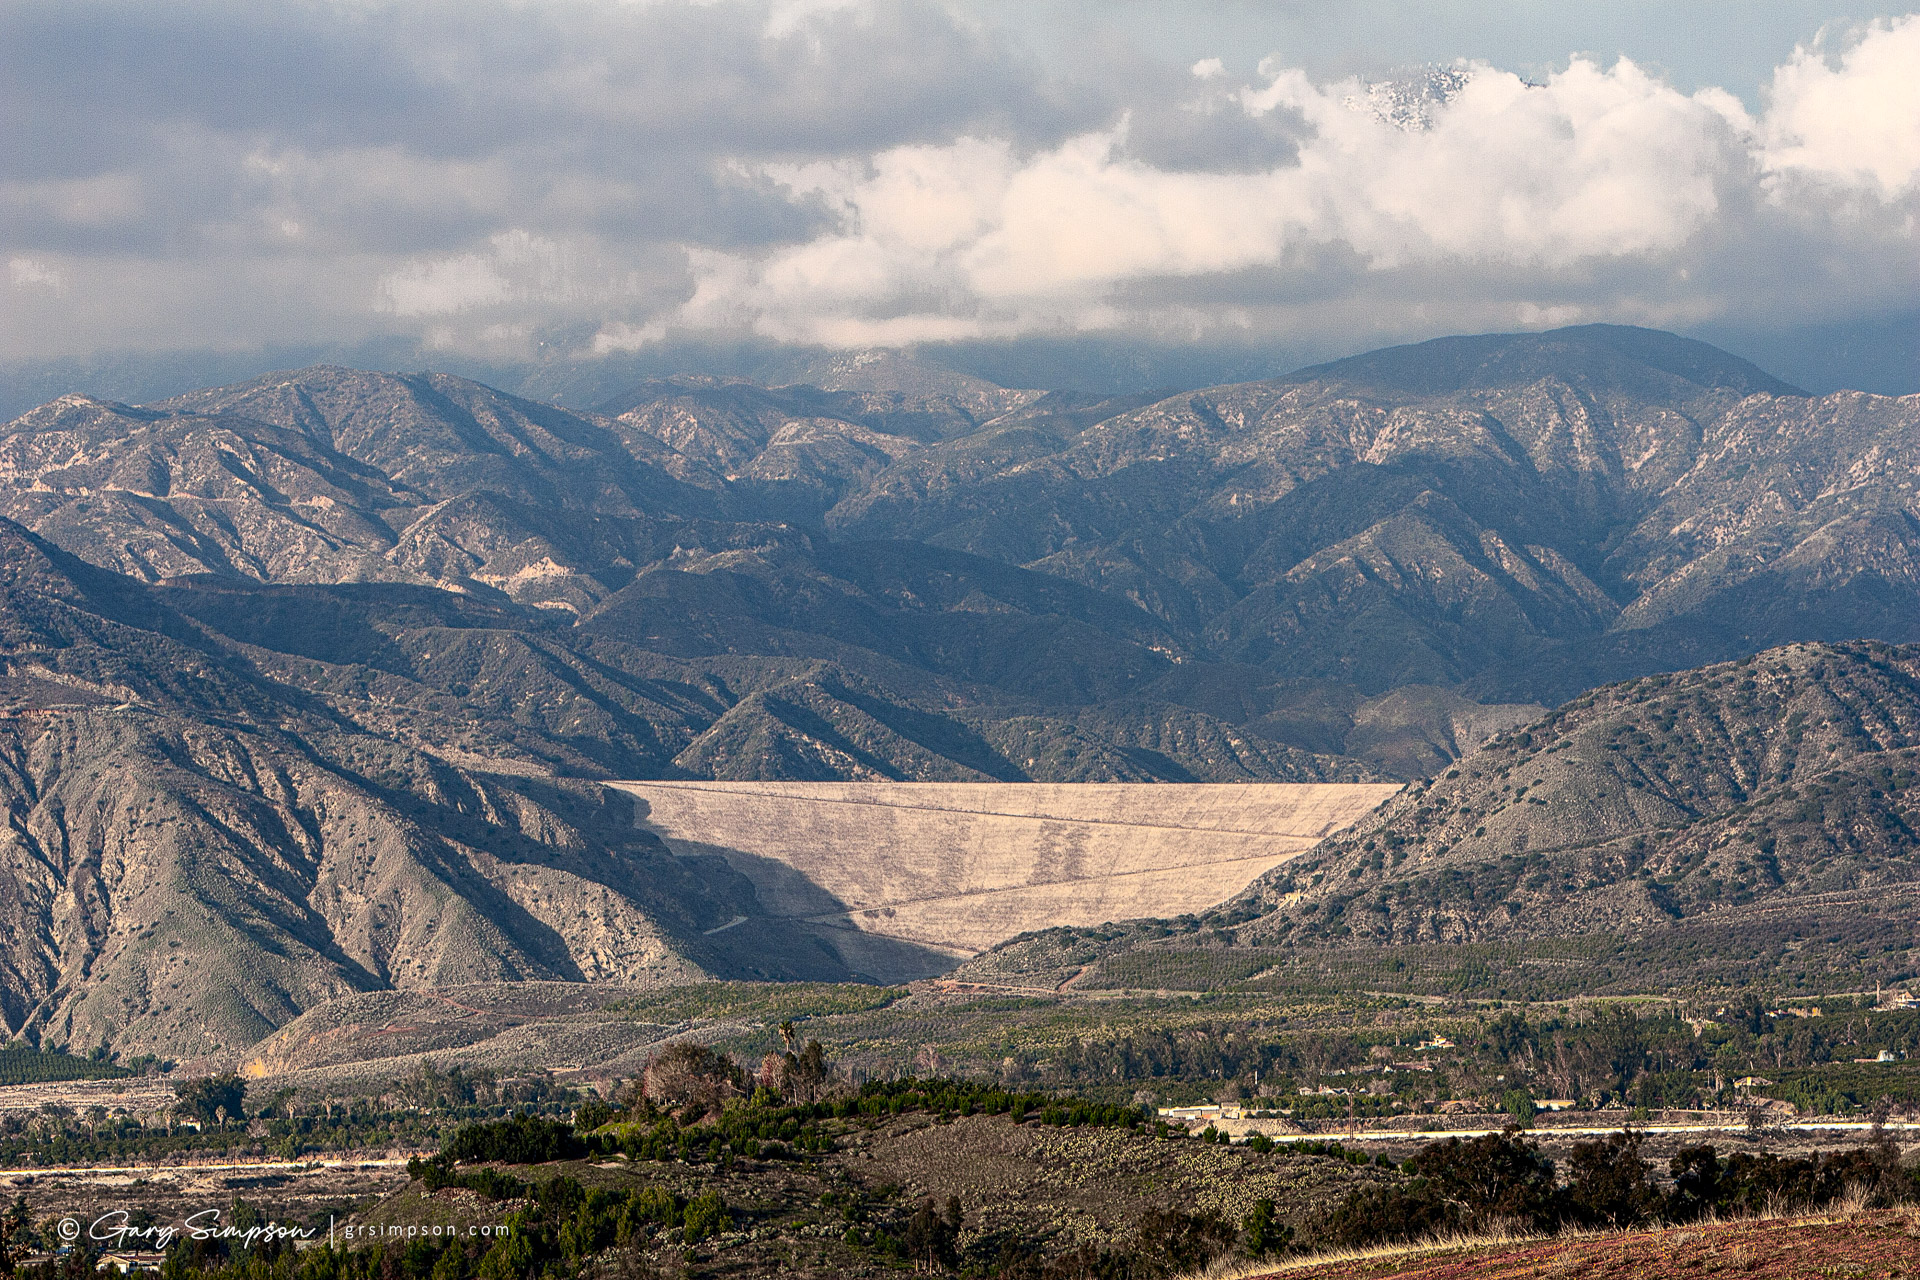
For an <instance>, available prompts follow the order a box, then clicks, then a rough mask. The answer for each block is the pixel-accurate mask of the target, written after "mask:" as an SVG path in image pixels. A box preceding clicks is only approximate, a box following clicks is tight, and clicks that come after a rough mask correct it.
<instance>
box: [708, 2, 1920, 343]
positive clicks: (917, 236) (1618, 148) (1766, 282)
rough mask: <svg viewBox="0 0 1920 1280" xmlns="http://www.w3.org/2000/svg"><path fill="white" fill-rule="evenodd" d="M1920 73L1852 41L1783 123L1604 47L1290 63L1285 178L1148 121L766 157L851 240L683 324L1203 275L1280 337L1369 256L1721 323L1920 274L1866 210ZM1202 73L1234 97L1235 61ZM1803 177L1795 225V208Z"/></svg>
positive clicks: (880, 324) (1883, 184) (1602, 312)
mask: <svg viewBox="0 0 1920 1280" xmlns="http://www.w3.org/2000/svg"><path fill="white" fill-rule="evenodd" d="M1915 67H1920V20H1916V19H1904V20H1902V21H1899V22H1892V23H1879V24H1875V25H1873V26H1871V27H1868V28H1867V29H1865V30H1864V31H1861V32H1859V33H1857V34H1856V35H1855V37H1854V38H1853V39H1852V41H1851V42H1850V43H1847V44H1846V45H1845V46H1844V47H1843V48H1841V49H1840V50H1838V51H1837V52H1835V51H1831V50H1828V49H1826V48H1825V47H1823V46H1821V45H1814V46H1808V47H1804V48H1802V49H1801V50H1799V51H1798V52H1797V53H1796V54H1795V55H1794V57H1793V59H1792V60H1791V61H1790V62H1789V63H1787V64H1786V65H1784V66H1782V67H1781V68H1779V70H1778V72H1777V74H1776V76H1775V77H1774V80H1773V83H1772V86H1771V93H1770V95H1769V99H1768V103H1767V105H1766V107H1765V109H1764V110H1763V112H1762V113H1761V114H1760V115H1759V116H1758V117H1757V118H1756V117H1755V116H1754V115H1753V114H1751V113H1749V111H1748V110H1747V108H1746V107H1745V106H1743V105H1742V103H1741V102H1740V100H1739V99H1738V98H1736V97H1735V96H1733V95H1732V94H1731V93H1728V92H1726V91H1724V90H1720V89H1716V88H1707V89H1702V90H1698V91H1695V92H1691V93H1688V92H1682V91H1680V90H1679V89H1677V88H1675V87H1674V86H1673V85H1672V84H1670V83H1668V82H1667V81H1666V80H1664V79H1662V78H1661V77H1659V76H1657V75H1655V74H1652V73H1650V72H1648V71H1646V70H1645V69H1643V68H1641V67H1639V66H1637V65H1636V64H1635V63H1633V62H1632V61H1631V60H1628V59H1625V58H1621V59H1618V60H1616V61H1614V62H1613V63H1612V64H1611V65H1608V66H1603V65H1601V64H1600V63H1598V62H1596V61H1594V60H1591V59H1587V58H1579V57H1576V58H1574V59H1572V60H1571V61H1570V63H1569V65H1568V66H1567V67H1566V68H1565V69H1564V70H1561V71H1559V72H1557V73H1555V74H1553V75H1551V76H1549V77H1547V78H1546V79H1545V80H1544V81H1543V82H1540V83H1530V82H1528V81H1526V80H1524V79H1522V78H1521V77H1519V76H1517V75H1515V74H1512V73H1510V72H1505V71H1502V70H1499V69H1497V68H1494V67H1491V66H1487V65H1485V64H1478V65H1467V66H1462V67H1458V68H1453V69H1449V70H1447V71H1445V72H1441V73H1437V74H1434V73H1429V74H1428V75H1425V76H1422V77H1416V78H1414V79H1412V80H1406V81H1401V82H1397V83H1374V84H1365V83H1360V82H1351V81H1350V82H1336V83H1326V84H1322V83H1315V82H1314V81H1313V80H1311V79H1310V78H1309V77H1308V76H1307V74H1306V73H1305V72H1303V71H1300V70H1298V69H1295V68H1291V67H1288V66H1286V65H1284V64H1282V63H1279V62H1277V61H1269V62H1268V63H1265V64H1263V65H1262V67H1261V72H1262V80H1261V81H1260V82H1256V83H1253V84H1248V85H1245V86H1243V87H1242V88H1241V89H1240V91H1239V92H1238V94H1237V105H1238V107H1239V109H1240V110H1241V111H1242V112H1243V113H1244V114H1245V115H1246V116H1247V117H1250V118H1265V117H1277V118H1281V119H1284V120H1287V121H1289V122H1290V123H1291V124H1292V125H1293V127H1294V129H1295V139H1294V143H1293V146H1294V152H1293V154H1292V155H1291V156H1290V157H1289V158H1288V159H1287V160H1286V161H1285V162H1283V163H1280V164H1276V165H1274V166H1273V167H1271V168H1268V169H1264V170H1261V171H1257V172H1211V173H1210V172H1190V171H1171V170H1168V169H1165V168H1162V167H1159V166H1155V165H1153V164H1149V163H1145V162H1143V161H1142V160H1140V159H1138V158H1137V157H1135V156H1133V155H1131V154H1129V152H1128V148H1127V139H1128V130H1129V121H1128V119H1127V118H1126V117H1125V116H1123V117H1122V118H1120V119H1119V120H1118V121H1117V122H1116V123H1115V124H1114V125H1112V126H1111V127H1108V128H1103V129H1096V130H1090V131H1087V132H1084V133H1081V134H1078V135H1076V136H1073V137H1070V138H1067V139H1065V140H1063V141H1061V142H1059V143H1058V144H1056V145H1052V146H1048V147H1041V148H1029V149H1021V148H1017V147H1015V146H1013V145H1011V144H1010V143H1008V142H1007V141H1005V140H1003V139H995V138H992V137H978V136H972V137H962V138H959V139H956V140H955V141H953V142H950V143H947V144H945V145H940V146H911V147H898V148H892V149H889V150H886V151H882V152H878V153H874V154H872V155H869V156H867V157H865V158H863V159H861V160H842V161H837V162H834V163H831V164H824V165H813V166H806V167H781V166H765V167H764V168H763V169H762V170H761V172H763V173H764V174H765V175H766V176H768V177H769V178H771V179H773V180H774V181H777V182H778V183H780V184H781V185H782V187H783V188H784V189H785V190H786V191H787V192H788V193H789V196H790V198H791V199H793V200H795V201H797V202H799V201H809V202H817V203H819V204H821V205H823V206H824V207H826V208H828V209H830V210H832V211H833V213H834V215H835V219H836V222H835V225H834V226H833V227H832V228H831V229H830V230H828V231H827V232H825V233H824V234H822V235H819V236H817V237H814V238H812V239H810V240H807V241H805V242H803V243H799V244H793V245H787V246H782V247H779V248H777V249H774V250H772V251H769V252H761V253H752V254H718V255H709V256H708V257H707V258H706V259H705V260H704V261H703V262H702V263H701V264H700V266H699V268H698V277H699V283H698V286H697V289H696V292H695V294H694V296H693V298H692V300H691V301H690V302H689V303H688V304H687V305H686V307H685V308H684V310H683V311H682V312H681V314H680V316H679V317H678V318H679V320H680V321H681V322H683V323H685V324H687V325H694V326H701V325H737V324H740V323H743V322H745V323H750V324H751V325H752V326H753V327H754V328H756V329H757V330H758V331H759V332H761V333H763V334H766V335H768V336H772V337H776V338H780V339H786V340H795V341H805V342H816V343H826V344H830V345H869V344H875V343H892V342H908V341H915V340H928V339H933V338H944V337H953V336H996V335H1008V334H1016V333H1021V332H1034V331H1059V330H1062V329H1066V330H1088V329H1102V328H1109V327H1114V326H1126V325H1141V324H1151V323H1153V322H1154V320H1155V319H1156V315H1159V318H1162V319H1164V314H1163V313H1162V311H1161V309H1163V308H1164V299H1165V298H1166V296H1167V294H1168V288H1167V286H1168V285H1169V284H1171V283H1176V282H1179V281H1183V280H1184V281H1209V282H1212V283H1215V284H1217V285H1218V286H1219V287H1220V289H1221V291H1222V292H1223V293H1224V294H1227V295H1231V296H1233V297H1234V299H1235V301H1234V303H1233V304H1232V305H1228V306H1221V307H1218V308H1216V314H1215V315H1213V316H1212V317H1211V318H1210V319H1209V317H1207V316H1206V315H1205V314H1204V303H1203V300H1202V293H1201V291H1200V290H1197V289H1195V288H1191V287H1189V288H1186V289H1184V290H1176V291H1177V292H1181V293H1182V294H1183V295H1184V297H1185V298H1186V300H1187V301H1186V303H1185V304H1184V307H1183V310H1182V312H1181V314H1182V317H1183V318H1184V319H1189V320H1191V319H1196V318H1197V320H1198V322H1199V323H1200V324H1201V325H1202V326H1205V325H1206V324H1207V323H1209V322H1211V323H1213V324H1215V325H1217V326H1227V327H1231V326H1234V325H1245V324H1248V323H1251V322H1254V321H1250V319H1249V317H1250V316H1253V315H1256V314H1258V313H1259V312H1260V311H1261V310H1262V308H1261V307H1260V306H1259V299H1258V297H1257V290H1255V291H1254V296H1253V297H1252V298H1251V299H1249V297H1248V290H1247V288H1246V287H1245V285H1244V284H1241V283H1236V281H1235V279H1234V278H1235V277H1243V278H1244V277H1246V276H1247V275H1248V273H1257V274H1258V276H1259V277H1260V279H1261V280H1262V281H1264V282H1265V284H1266V285H1267V287H1268V289H1269V290H1270V301H1271V303H1272V304H1273V305H1269V306H1267V307H1266V308H1265V309H1264V310H1265V312H1266V317H1265V318H1266V320H1267V321H1268V322H1273V321H1275V320H1277V319H1280V318H1281V317H1280V315H1279V313H1281V312H1284V311H1286V310H1287V307H1286V306H1285V303H1284V299H1285V298H1286V296H1287V294H1288V292H1289V290H1290V288H1292V289H1295V290H1297V289H1298V287H1299V286H1300V285H1301V284H1302V283H1304V282H1305V281H1304V280H1303V279H1302V278H1304V277H1311V276H1312V275H1314V274H1315V273H1327V272H1329V271H1331V272H1332V274H1333V275H1334V276H1335V277H1337V278H1345V279H1347V280H1348V283H1349V286H1350V287H1351V286H1352V282H1351V279H1350V277H1351V275H1352V272H1353V270H1354V268H1355V267H1356V266H1357V268H1358V269H1359V270H1360V271H1361V272H1362V273H1364V275H1365V276H1366V277H1368V280H1367V283H1366V285H1365V286H1364V287H1358V288H1355V289H1354V293H1355V296H1363V297H1365V298H1367V299H1368V301H1369V302H1370V303H1371V304H1373V305H1381V304H1387V305H1390V304H1391V299H1392V298H1393V297H1394V296H1395V295H1396V294H1397V296H1398V298H1399V300H1400V302H1401V304H1402V305H1403V306H1414V307H1420V308H1424V309H1427V310H1429V311H1435V310H1437V311H1439V312H1441V313H1443V314H1444V313H1445V312H1447V311H1448V310H1451V311H1453V312H1454V313H1455V314H1458V315H1460V316H1461V317H1462V318H1463V319H1464V318H1465V317H1466V316H1468V315H1470V314H1481V313H1484V311H1485V304H1486V303H1487V302H1488V301H1489V300H1495V301H1498V300H1500V299H1502V298H1509V299H1510V304H1508V305H1505V306H1504V310H1505V313H1506V314H1507V316H1509V317H1510V319H1509V323H1516V322H1517V323H1521V324H1528V325H1534V324H1544V323H1553V322H1556V321H1563V320H1566V319H1572V318H1582V317H1593V316H1606V317H1611V318H1631V319H1654V320H1659V319H1662V318H1671V317H1676V316H1685V317H1686V318H1689V319H1700V318H1703V316H1710V315H1712V314H1713V313H1714V312H1715V310H1716V309H1721V308H1730V307H1736V306H1738V305H1740V303H1741V302H1742V299H1741V298H1740V297H1739V296H1738V293H1739V289H1740V287H1741V284H1742V278H1743V277H1744V278H1745V283H1747V284H1749V285H1751V286H1752V287H1753V288H1754V289H1755V290H1761V291H1765V290H1770V289H1771V290H1777V289H1778V288H1779V286H1780V283H1781V282H1780V281H1779V280H1778V279H1777V278H1775V277H1777V275H1778V268H1777V267H1773V266H1765V265H1761V264H1762V263H1763V262H1764V261H1765V260H1766V259H1768V258H1770V257H1774V256H1777V255H1778V254H1780V252H1781V251H1782V249H1783V248H1784V247H1786V246H1787V245H1788V244H1789V242H1799V244H1798V247H1799V248H1802V249H1805V248H1809V247H1813V246H1808V245H1806V244H1805V243H1804V242H1805V240H1806V239H1807V238H1808V237H1812V238H1814V239H1815V240H1817V241H1820V242H1822V243H1821V244H1820V245H1819V246H1818V247H1820V248H1822V249H1824V250H1825V251H1826V253H1825V255H1824V256H1828V257H1831V256H1834V255H1835V254H1836V253H1837V254H1839V255H1841V256H1843V257H1844V256H1846V255H1850V254H1855V253H1864V254H1866V255H1868V257H1870V258H1871V257H1872V256H1873V255H1874V254H1875V253H1876V252H1877V251H1881V250H1888V249H1892V250H1895V251H1896V252H1894V253H1893V254H1892V258H1893V260H1892V261H1890V262H1888V263H1886V264H1883V265H1885V266H1888V267H1890V268H1891V269H1892V271H1893V275H1894V277H1896V278H1898V279H1899V280H1900V281H1901V282H1902V284H1903V285H1904V284H1907V283H1910V282H1911V281H1912V279H1913V275H1914V272H1913V263H1912V258H1913V255H1912V249H1913V248H1914V247H1915V245H1914V236H1913V230H1912V219H1911V217H1910V216H1906V215H1903V216H1902V218H1901V219H1899V220H1897V221H1895V222H1890V223H1885V224H1884V225H1882V226H1880V227H1879V228H1877V229H1869V230H1867V231H1863V230H1862V228H1861V226H1860V225H1859V224H1858V219H1857V217H1856V216H1855V211H1856V209H1857V197H1858V196H1859V195H1860V194H1861V193H1862V192H1870V193H1872V194H1874V195H1876V196H1877V197H1879V198H1880V199H1881V200H1882V201H1896V200H1902V199H1904V198H1905V197H1906V196H1908V195H1910V194H1911V191H1912V188H1913V185H1914V180H1915V174H1916V172H1917V171H1920V87H1917V86H1920V78H1917V77H1915V76H1914V75H1913V69H1914V68H1915ZM1192 74H1193V75H1194V76H1195V77H1197V78H1198V79H1200V80H1202V81H1206V82H1209V83H1213V82H1217V81H1218V79H1219V78H1220V77H1221V76H1222V75H1223V74H1224V66H1223V65H1222V64H1221V63H1220V62H1218V60H1209V61H1203V62H1202V63H1199V64H1196V65H1195V66H1194V67H1193V68H1192ZM1436 81H1437V82H1438V84H1439V89H1438V90H1436V88H1435V83H1436ZM1807 180H1817V181H1818V182H1819V183H1820V184H1821V186H1822V188H1823V190H1822V192H1821V193H1819V194H1817V195H1816V194H1810V193H1809V192H1808V191H1806V190H1805V189H1804V188H1805V184H1806V181H1807ZM1788 183H1791V184H1794V185H1795V187H1796V194H1795V196H1794V198H1793V200H1792V201H1791V203H1792V205H1793V208H1792V211H1791V212H1792V215H1793V216H1792V218H1791V219H1786V218H1783V217H1780V216H1776V215H1778V214H1779V213H1780V212H1781V210H1780V206H1781V205H1782V204H1783V203H1784V202H1783V200H1782V197H1781V193H1782V191H1783V190H1784V189H1785V187H1784V186H1783V184H1788ZM1822 201H1824V203H1822ZM1910 213H1911V210H1910V209H1909V210H1907V214H1908V215H1910ZM1900 250H1904V252H1898V251H1900ZM1329 255H1331V259H1330V257H1329ZM1902 259H1904V260H1902ZM1329 261H1332V262H1333V264H1334V265H1333V266H1332V267H1329V265H1328V264H1329ZM1867 274H1868V275H1869V276H1871V278H1872V279H1873V280H1874V283H1873V284H1872V285H1869V286H1867V288H1869V289H1882V290H1883V289H1885V288H1886V286H1887V284H1888V277H1887V276H1886V275H1885V274H1883V273H1881V272H1879V271H1877V270H1876V271H1875V272H1871V273H1867ZM1290 277H1292V280H1291V282H1290V281H1289V278H1290ZM1703 282H1707V283H1703ZM1826 283H1827V285H1828V286H1831V284H1832V283H1833V282H1831V281H1828V282H1826ZM1862 283H1863V284H1864V283H1865V281H1864V280H1863V281H1862ZM1703 288H1710V289H1712V290H1717V291H1718V292H1712V293H1710V292H1703ZM1310 291H1311V290H1310ZM1515 295H1517V296H1515ZM1250 300H1251V301H1252V302H1253V303H1254V305H1253V307H1252V308H1251V309H1250V308H1249V306H1248V305H1247V304H1248V302H1249V301H1250ZM1316 305H1317V306H1322V307H1323V303H1322V302H1321V300H1316ZM1842 305H1844V303H1843V304H1842ZM1196 308H1199V311H1198V312H1196ZM1498 309H1499V308H1496V311H1497V310H1498Z"/></svg>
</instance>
